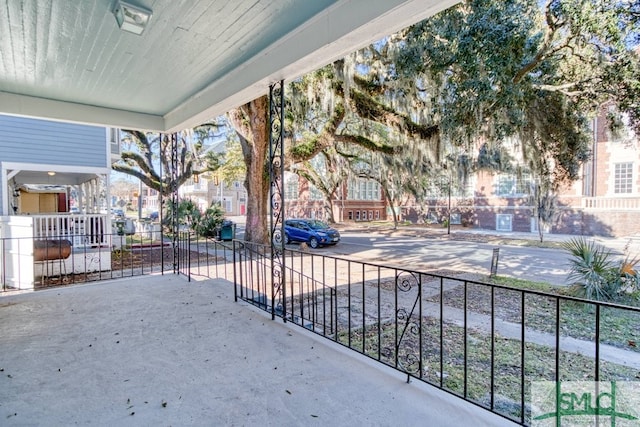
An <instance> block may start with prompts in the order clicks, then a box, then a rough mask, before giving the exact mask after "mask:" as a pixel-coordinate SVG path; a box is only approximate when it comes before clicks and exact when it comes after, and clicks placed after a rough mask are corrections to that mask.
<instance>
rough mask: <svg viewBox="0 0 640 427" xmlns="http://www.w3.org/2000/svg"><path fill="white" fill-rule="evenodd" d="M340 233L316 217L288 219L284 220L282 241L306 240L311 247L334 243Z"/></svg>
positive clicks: (286, 242) (338, 239)
mask: <svg viewBox="0 0 640 427" xmlns="http://www.w3.org/2000/svg"><path fill="white" fill-rule="evenodd" d="M339 241H340V233H339V232H338V230H336V229H335V228H331V227H329V226H328V225H327V223H325V222H322V221H318V220H316V219H288V220H286V221H285V222H284V243H285V244H288V243H290V242H306V243H307V244H308V245H309V246H311V247H312V248H314V249H315V248H317V247H318V246H322V245H335V244H336V243H338V242H339Z"/></svg>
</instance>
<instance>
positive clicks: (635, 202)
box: [582, 197, 640, 210]
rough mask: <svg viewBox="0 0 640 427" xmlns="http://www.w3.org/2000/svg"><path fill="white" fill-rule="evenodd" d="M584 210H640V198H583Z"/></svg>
mask: <svg viewBox="0 0 640 427" xmlns="http://www.w3.org/2000/svg"><path fill="white" fill-rule="evenodd" d="M582 207H583V208H584V209H632V210H640V197H583V198H582Z"/></svg>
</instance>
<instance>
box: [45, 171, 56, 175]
mask: <svg viewBox="0 0 640 427" xmlns="http://www.w3.org/2000/svg"><path fill="white" fill-rule="evenodd" d="M55 174H56V173H55V172H54V171H49V172H47V175H49V176H54V175H55Z"/></svg>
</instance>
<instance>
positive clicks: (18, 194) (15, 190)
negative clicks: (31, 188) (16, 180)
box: [13, 188, 20, 197]
mask: <svg viewBox="0 0 640 427" xmlns="http://www.w3.org/2000/svg"><path fill="white" fill-rule="evenodd" d="M13 197H20V190H18V189H17V188H14V189H13Z"/></svg>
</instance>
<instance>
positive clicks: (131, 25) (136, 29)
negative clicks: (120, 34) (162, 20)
mask: <svg viewBox="0 0 640 427" xmlns="http://www.w3.org/2000/svg"><path fill="white" fill-rule="evenodd" d="M152 13H153V12H151V11H150V10H148V9H145V8H142V7H139V6H134V5H132V4H130V3H127V2H125V1H122V0H118V1H116V6H115V9H113V14H114V15H115V17H116V21H117V22H118V27H120V29H121V30H123V31H128V32H130V33H133V34H137V35H141V34H142V33H143V32H144V30H145V28H147V24H148V23H149V20H150V19H151V14H152Z"/></svg>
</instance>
